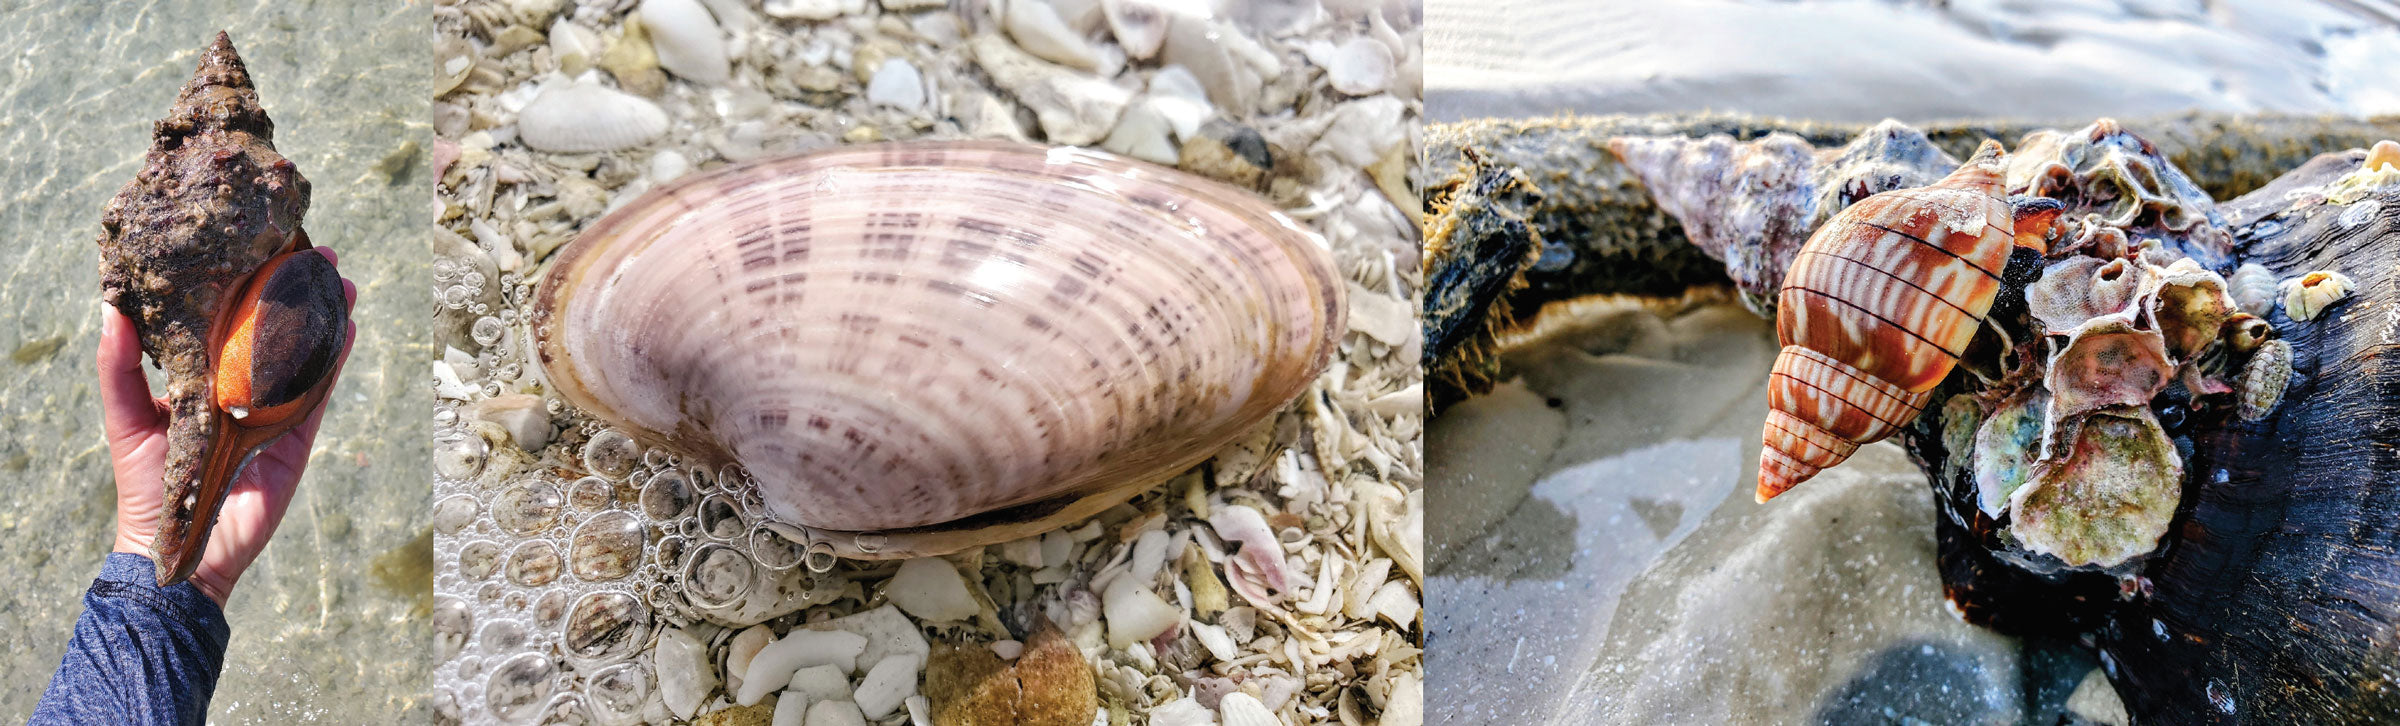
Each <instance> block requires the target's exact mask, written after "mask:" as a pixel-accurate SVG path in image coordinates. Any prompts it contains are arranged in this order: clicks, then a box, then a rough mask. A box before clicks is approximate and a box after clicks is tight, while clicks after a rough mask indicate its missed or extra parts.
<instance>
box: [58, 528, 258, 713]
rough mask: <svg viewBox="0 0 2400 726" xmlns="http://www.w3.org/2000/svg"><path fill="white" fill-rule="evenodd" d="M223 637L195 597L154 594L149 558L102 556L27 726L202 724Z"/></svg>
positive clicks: (210, 606) (178, 590) (188, 589)
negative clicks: (104, 561)
mask: <svg viewBox="0 0 2400 726" xmlns="http://www.w3.org/2000/svg"><path fill="white" fill-rule="evenodd" d="M231 637H232V630H231V629H230V628H229V627H228V626H227V625H226V623H225V610H224V608H221V607H218V606H217V603H216V601H214V600H210V599H208V596H207V595H205V594H202V593H201V592H200V589H199V588H197V587H194V586H192V584H191V583H189V582H185V583H179V584H176V585H174V586H172V587H159V586H158V575H157V574H156V568H155V566H154V565H153V564H152V563H151V561H150V558H148V557H143V556H141V555H130V554H123V553H111V554H109V556H108V562H107V564H105V565H103V566H101V568H100V577H99V579H98V580H95V581H93V582H92V587H91V589H90V590H88V591H85V592H84V595H83V616H82V617H80V618H78V619H77V620H76V621H75V637H74V639H73V640H71V641H69V642H68V644H67V654H66V657H65V658H63V659H61V660H60V662H59V666H58V673H56V674H55V675H52V676H51V678H50V688H49V690H47V691H44V692H43V693H42V701H41V704H40V705H38V706H36V707H35V708H34V712H33V719H32V721H31V723H32V724H42V725H48V724H200V723H203V722H205V721H206V720H207V716H208V702H209V699H210V697H211V696H213V695H215V693H216V689H217V674H218V673H219V672H220V671H222V670H223V668H224V665H225V644H226V641H227V640H228V639H230V638H231Z"/></svg>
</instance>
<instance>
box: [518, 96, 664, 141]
mask: <svg viewBox="0 0 2400 726" xmlns="http://www.w3.org/2000/svg"><path fill="white" fill-rule="evenodd" d="M668 125H669V124H668V121H667V112H666V111H665V110H662V109H660V108H659V107H658V104H655V103H651V102H650V101H649V100H647V99H644V98H642V97H640V96H636V95H633V94H630V93H625V92H623V91H618V90H615V89H612V88H609V87H606V86H601V85H597V84H592V83H582V82H575V83H568V84H565V85H560V86H553V87H550V88H547V89H543V91H542V94H541V95H539V96H535V97H534V98H533V102H532V103H528V104H525V110H524V111H522V112H519V113H518V114H517V138H519V139H521V140H523V141H524V142H525V145H526V146H530V147H533V148H534V149H536V150H539V151H548V152H552V153H559V154H589V153H596V152H603V151H617V150H619V149H629V148H633V147H636V146H641V145H643V144H647V143H650V142H651V141H652V140H654V139H657V138H658V137H659V135H660V134H664V133H666V132H667V126H668Z"/></svg>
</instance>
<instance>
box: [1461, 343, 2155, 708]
mask: <svg viewBox="0 0 2400 726" xmlns="http://www.w3.org/2000/svg"><path fill="white" fill-rule="evenodd" d="M1775 352H1776V346H1775V343H1774V338H1773V331H1772V329H1771V327H1770V325H1769V324H1768V322H1767V321H1765V320H1763V319H1761V318H1759V317H1757V316H1755V315H1752V314H1751V313H1749V312H1748V311H1745V310H1743V309H1741V308H1739V307H1736V306H1731V305H1711V306H1704V307H1699V308H1696V309H1692V310H1688V311H1680V312H1667V313H1664V314H1662V313H1659V312H1653V311H1651V310H1648V309H1645V308H1643V307H1640V306H1638V305H1631V304H1628V305H1624V306H1618V307H1614V308H1609V309H1603V310H1599V311H1596V312H1595V314H1592V315H1589V316H1587V317H1585V318H1584V319H1583V321H1582V323H1581V324H1579V325H1577V326H1574V328H1573V329H1572V330H1571V331H1568V332H1566V333H1563V334H1560V335H1558V336H1555V337H1553V338H1551V339H1549V340H1547V341H1545V342H1543V343H1540V344H1536V345H1532V346H1528V347H1525V348H1521V349H1519V350H1518V351H1517V352H1516V353H1514V354H1512V360H1511V364H1512V367H1513V368H1514V369H1515V370H1517V371H1519V372H1521V376H1520V377H1519V378H1518V379H1517V380H1514V381H1511V382H1509V383H1507V384H1505V385H1503V386H1502V387H1501V388H1499V389H1498V390H1496V391H1494V392H1493V393H1492V394H1490V395H1487V396H1482V397H1478V398H1475V399H1471V400H1469V401H1467V402H1465V403H1462V404H1460V405H1459V406H1457V407H1456V408H1454V409H1452V410H1450V411H1448V412H1446V413H1445V414H1444V415H1443V416H1442V417H1440V418H1438V419H1436V420H1434V421H1433V422H1432V424H1431V425H1430V427H1429V430H1428V431H1427V434H1426V444H1427V447H1428V453H1427V455H1426V460H1427V462H1428V473H1427V474H1428V479H1429V482H1428V485H1427V487H1426V490H1427V493H1428V496H1429V497H1431V498H1432V501H1431V502H1429V503H1428V506H1429V507H1430V508H1431V509H1432V511H1435V512H1439V513H1441V516H1438V517H1435V518H1434V521H1433V522H1432V523H1431V524H1429V526H1428V531H1427V544H1428V546H1429V547H1430V550H1431V557H1430V560H1431V567H1432V568H1433V570H1432V571H1433V575H1432V576H1431V577H1430V578H1429V584H1428V586H1427V589H1428V591H1429V595H1428V597H1429V602H1428V608H1427V611H1428V613H1429V614H1430V617H1431V618H1432V625H1431V627H1430V629H1429V630H1430V632H1431V633H1432V635H1431V636H1430V639H1429V641H1430V642H1429V650H1428V653H1427V656H1426V657H1427V660H1428V661H1429V663H1428V667H1429V672H1430V673H1431V674H1432V677H1431V680H1430V681H1429V682H1428V684H1427V685H1428V688H1429V689H1430V693H1429V694H1428V695H1427V697H1426V703H1427V706H1428V710H1429V712H1430V713H1429V716H1430V722H1432V723H1443V724H1468V723H1554V724H1581V723H1735V724H1738V723H1801V722H1808V723H1859V722H1862V721H1861V719H1864V720H1865V721H1868V722H1878V723H1881V722H1915V723H1945V724H1948V723H2021V722H2029V721H2028V719H2032V720H2033V721H2039V722H2044V723H2047V722H2053V721H2055V720H2056V719H2057V718H2058V714H2059V713H2060V712H2061V711H2062V710H2065V709H2068V708H2070V706H2069V704H2068V698H2069V692H2071V691H2073V690H2074V687H2075V684H2076V681H2077V680H2080V679H2081V676H2082V674H2084V673H2086V672H2088V671H2090V670H2091V665H2090V664H2089V663H2088V662H2077V661H2076V660H2075V659H2074V658H2072V657H2069V656H2061V655H2056V654H2055V650H2054V649H2047V648H2042V647H2036V646H2028V645H2026V644H2022V643H2019V642H2018V641H2016V640H2015V639H2013V638H2006V637H2002V636H2000V635H1997V634H1994V633H1992V632H1990V631H1987V630H1984V629H1981V628H1977V627H1974V626H1971V625H1968V624H1966V623H1964V622H1962V621H1960V620H1959V619H1958V618H1957V617H1955V616H1953V615H1951V614H1950V613H1949V612H1948V611H1947V609H1946V608H1945V606H1944V604H1943V600H1942V597H1941V582H1940V579H1939V577H1938V575H1937V573H1936V571H1935V568H1934V538H1933V522H1934V519H1933V517H1934V516H1935V514H1934V509H1933V499H1932V495H1931V492H1930V490H1928V489H1927V488H1926V486H1925V483H1924V479H1923V477H1922V475H1920V474H1919V473H1917V471H1916V469H1915V467H1914V466H1912V465H1911V464H1910V463H1909V462H1908V460H1907V457H1906V455H1905V454H1904V453H1902V451H1901V450H1900V448H1899V447H1898V446H1897V445H1896V444H1891V443H1883V444H1877V445H1872V446H1868V447H1865V448H1863V449H1861V450H1860V451H1859V453H1858V455H1857V456H1856V457H1855V458H1852V459H1851V460H1850V461H1849V462H1847V463H1845V464H1843V465H1842V466H1840V467H1836V468H1834V469H1832V470H1829V471H1827V472H1826V473H1824V474H1822V475H1820V476H1819V477H1818V478H1817V479H1814V480H1812V481H1810V482H1809V483H1808V484H1807V485H1806V486H1803V487H1800V488H1798V489H1795V490H1793V491H1792V492H1790V493H1789V494H1786V495H1784V496H1782V497H1778V498H1777V499H1776V500H1775V501H1774V502H1772V503H1770V504H1766V505H1760V504H1755V503H1753V502H1752V500H1751V488H1752V486H1753V483H1754V481H1755V479H1754V467H1755V462H1756V461H1757V458H1758V451H1759V439H1758V431H1759V426H1760V425H1761V423H1762V422H1763V421H1764V420H1765V417H1766V387H1765V382H1766V373H1767V370H1768V369H1769V367H1770V366H1771V365H1772V362H1773V360H1774V355H1775ZM2061 677H2063V678H2064V679H2065V680H2064V681H2063V682H2061V681H2060V680H2059V679H2060V678H2061ZM2077 699H2078V700H2076V701H2074V704H2073V707H2074V708H2076V709H2077V712H2078V715H2079V716H2081V717H2084V718H2089V719H2093V720H2096V721H2099V722H2103V723H2122V722H2123V716H2122V714H2121V708H2122V707H2121V706H2119V705H2117V704H2115V703H2114V697H2113V694H2111V693H2110V692H2109V691H2108V690H2107V689H2106V686H2105V684H2104V683H2102V684H2098V685H2097V686H2096V692H2095V689H2094V688H2093V687H2087V688H2086V689H2085V691H2084V692H2082V693H2080V694H2079V695H2078V696H2077Z"/></svg>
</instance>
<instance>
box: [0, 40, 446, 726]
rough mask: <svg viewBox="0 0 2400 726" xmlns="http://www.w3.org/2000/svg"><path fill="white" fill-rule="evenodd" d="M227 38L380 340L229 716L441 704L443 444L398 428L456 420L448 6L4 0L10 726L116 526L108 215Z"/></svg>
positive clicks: (0, 107) (279, 538)
mask: <svg viewBox="0 0 2400 726" xmlns="http://www.w3.org/2000/svg"><path fill="white" fill-rule="evenodd" d="M219 28H223V29H225V30H227V31H228V32H230V33H231V34H232V36H233V41H234V46H235V47H236V49H237V50H239V51H240V52H241V54H242V58H243V60H244V61H246V62H247V63H248V65H249V68H250V72H251V74H252V77H253V78H254V79H255V80H256V82H257V84H258V86H259V93H260V96H261V99H262V101H263V103H264V105H265V106H266V108H267V112H268V113H269V114H270V115H272V116H273V117H274V119H275V125H276V138H275V142H276V146H277V148H278V149H279V150H281V151H282V152H283V154H284V155H285V156H287V157H289V158H291V159H292V160H293V162H294V163H296V164H298V165H299V167H300V171H301V173H302V174H303V175H305V176H307V177H308V179H309V181H310V182H311V184H312V185H313V187H314V194H313V200H312V204H311V207H310V210H309V214H308V217H307V225H308V230H309V235H310V237H311V238H312V239H313V240H314V241H315V242H316V243H317V244H319V245H324V246H329V247H332V248H334V249H335V250H337V251H339V252H340V253H341V269H342V272H343V274H344V276H346V277H348V278H350V279H351V280H353V281H355V282H356V283H357V284H358V286H359V300H358V305H357V307H356V308H355V309H354V310H352V312H351V316H352V318H353V320H355V321H356V322H357V323H358V326H359V337H358V341H357V343H356V345H355V348H354V349H353V351H352V353H351V357H350V362H349V364H348V367H347V368H346V369H345V370H344V372H343V374H342V380H341V384H340V387H339V388H337V389H335V391H334V393H333V395H332V397H331V398H329V399H328V404H327V405H328V411H327V413H326V416H325V423H324V426H323V430H322V431H321V432H320V433H319V434H318V437H317V441H316V449H315V452H314V458H312V459H311V462H310V465H309V471H308V475H307V478H306V479H305V480H304V481H303V482H302V483H301V485H300V490H299V494H298V495H297V496H296V497H295V499H294V500H293V502H292V507H291V510H290V513H289V514H288V515H287V516H286V518H285V519H284V521H283V525H282V527H281V529H280V530H278V531H277V533H276V537H275V540H274V542H273V543H272V544H270V545H269V546H268V547H267V549H266V551H265V553H264V554H262V555H261V556H260V558H259V560H258V562H257V564H256V565H254V566H253V567H251V569H250V570H249V572H248V573H247V575H246V576H245V577H244V578H243V579H242V582H241V585H240V586H239V587H238V588H237V589H235V591H234V593H233V597H232V602H230V603H229V604H228V608H227V610H228V612H227V616H228V618H229V619H230V620H231V622H232V625H233V641H232V644H231V648H230V650H229V652H228V653H227V655H226V667H225V672H224V676H223V679H222V680H221V681H220V682H219V683H218V685H217V691H216V700H215V702H214V705H213V706H212V707H211V709H210V711H211V715H212V716H213V718H212V721H213V722H216V723H295V722H303V723H305V722H328V723H365V722H386V721H390V720H393V719H394V718H396V717H397V718H405V717H407V715H408V714H410V713H423V710H422V706H421V705H420V704H421V702H422V697H421V693H422V692H423V690H424V688H423V682H424V673H425V672H426V669H427V665H426V662H425V661H426V660H427V659H426V657H425V650H426V647H425V644H426V643H427V642H428V641H427V638H426V631H425V630H424V627H423V625H422V622H423V613H424V610H425V608H427V607H429V600H428V598H429V590H430V586H431V581H430V578H429V576H428V575H427V574H426V569H425V568H426V567H427V566H428V563H427V551H428V550H429V547H427V546H426V545H427V544H428V543H429V542H430V540H428V539H424V538H423V537H422V535H423V534H424V533H426V532H427V531H428V530H427V529H426V526H425V523H424V522H425V517H426V513H425V512H426V506H425V493H426V486H425V481H426V475H425V471H424V466H425V465H424V463H423V462H425V460H426V455H425V444H424V442H423V437H422V436H419V435H413V434H414V433H415V432H417V431H419V430H420V429H416V428H408V429H403V430H400V431H395V430H394V428H393V423H392V422H396V421H426V420H428V418H427V417H428V416H429V415H430V413H429V402H428V401H426V399H425V395H424V392H423V388H422V385H421V384H419V383H418V381H420V380H421V379H422V378H423V376H424V370H423V368H422V367H421V363H414V362H413V361H422V360H424V358H425V352H424V351H425V350H426V349H427V343H426V335H427V331H426V329H425V326H424V325H423V324H422V322H421V321H422V320H423V317H424V312H423V311H424V307H423V301H424V297H423V296H424V295H425V290H427V289H428V285H429V284H430V283H429V281H428V278H427V276H426V273H425V271H424V270H425V267H424V258H425V257H424V250H425V248H426V241H425V237H424V230H423V220H424V216H425V210H426V206H425V203H426V201H427V199H428V197H427V196H426V193H425V189H426V185H427V183H428V179H427V177H426V174H425V162H424V159H423V156H424V155H423V153H422V151H421V150H422V149H423V148H425V146H424V144H425V142H424V141H423V140H422V138H423V137H425V136H426V131H425V122H424V119H425V109H426V101H425V100H424V99H425V90H424V89H425V88H426V84H425V80H426V74H425V72H424V71H423V69H424V67H425V64H424V62H423V60H424V57H425V53H426V49H425V42H426V41H425V39H426V37H427V33H428V28H429V24H428V19H427V12H426V9H425V7H424V6H423V5H419V4H408V3H318V2H263V1H256V2H254V1H236V2H163V1H160V2H146V3H118V4H103V3H83V2H59V3H52V2H29V1H20V0H0V46H5V47H7V48H9V49H10V50H11V52H10V53H9V54H8V56H7V57H6V58H4V59H0V148H5V149H7V150H8V153H7V154H5V155H0V230H6V233H7V235H8V239H9V244H7V245H5V246H4V247H0V310H7V311H8V314H7V315H5V316H0V349H5V350H7V351H9V352H10V353H11V354H12V355H11V357H10V359H9V360H8V361H6V362H0V369H4V370H5V371H6V373H7V375H5V376H4V377H0V430H5V431H7V432H9V434H8V436H7V438H5V439H0V481H5V482H6V485H7V487H8V489H9V490H10V491H11V492H12V495H11V497H10V500H9V506H7V507H0V570H5V571H7V572H10V573H12V575H13V577H12V578H11V580H12V581H11V583H10V586H9V587H7V588H5V589H0V653H4V654H0V672H5V673H7V674H9V676H10V678H9V681H10V685H9V686H7V687H6V688H0V721H18V722H22V721H23V720H25V718H26V717H27V715H28V714H30V713H31V711H32V710H33V706H34V703H35V702H36V701H37V700H39V698H40V697H41V690H42V687H43V685H44V684H45V683H46V682H47V681H48V674H49V673H50V672H51V671H52V670H54V669H55V668H56V667H57V665H58V661H59V657H60V654H61V653H63V652H64V651H65V648H66V643H67V639H68V635H69V630H70V628H71V627H72V626H73V624H74V620H75V618H76V616H77V615H78V614H80V613H81V612H82V610H83V605H82V600H81V597H82V593H83V590H84V588H85V587H87V586H88V585H89V584H90V582H91V578H92V576H93V575H94V574H96V573H97V572H98V571H99V566H100V561H101V559H102V557H103V555H104V554H105V553H106V552H107V551H108V547H109V541H110V536H111V534H112V531H113V530H112V526H113V525H112V521H113V519H112V518H113V515H114V511H113V499H112V493H113V491H114V489H113V485H112V484H111V481H110V477H109V469H108V455H107V448H106V447H105V446H104V445H103V444H102V442H101V438H100V427H99V411H100V408H99V401H98V399H97V397H96V394H95V392H94V390H93V387H92V381H93V374H92V370H93V363H92V351H93V350H94V349H95V347H96V346H97V344H98V331H99V328H100V306H99V289H100V286H99V274H98V260H99V257H98V254H97V249H96V248H95V247H93V240H94V239H96V238H97V237H98V235H99V218H100V210H101V207H102V206H103V205H104V204H105V203H106V202H107V200H108V198H109V197H110V196H111V195H113V194H115V193H116V191H117V189H118V187H119V186H121V185H122V184H123V183H124V182H125V181H126V180H127V179H130V178H131V177H132V176H133V174H134V172H135V171H136V170H137V169H138V168H139V167H140V163H141V156H142V153H143V151H144V149H146V148H147V146H148V143H149V131H150V125H151V122H152V121H154V120H155V119H157V118H158V117H159V116H160V115H162V114H163V113H164V112H165V111H166V109H167V106H168V105H169V104H170V103H171V102H173V100H174V98H175V94H176V91H177V90H178V89H180V88H181V87H182V85H183V83H184V81H185V80H186V79H187V78H188V77H190V75H191V72H192V66H193V64H194V63H195V62H196V61H197V59H198V54H199V50H200V49H201V47H202V46H203V45H205V44H206V43H207V41H208V40H209V39H210V37H211V36H212V35H213V34H214V32H215V31H216V30H217V29H219ZM156 380H157V378H156V373H155V371H154V372H153V381H154V383H153V386H154V388H155V387H156V386H157V385H159V384H157V383H156V382H155V381H156ZM402 433H408V434H412V435H400V434H402Z"/></svg>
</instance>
